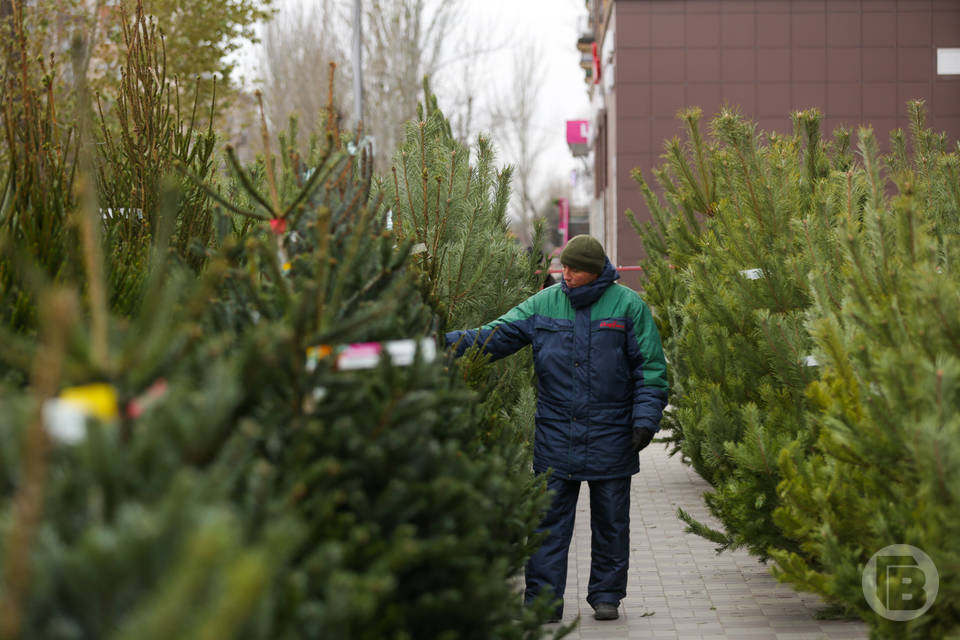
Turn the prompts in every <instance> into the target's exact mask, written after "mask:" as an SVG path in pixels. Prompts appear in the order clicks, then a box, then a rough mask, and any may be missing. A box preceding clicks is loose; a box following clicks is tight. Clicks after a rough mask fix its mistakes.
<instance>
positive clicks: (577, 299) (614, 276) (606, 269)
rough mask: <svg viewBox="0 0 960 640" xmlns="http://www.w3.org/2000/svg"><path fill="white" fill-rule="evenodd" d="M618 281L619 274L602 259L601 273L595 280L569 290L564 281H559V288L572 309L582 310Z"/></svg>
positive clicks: (608, 261)
mask: <svg viewBox="0 0 960 640" xmlns="http://www.w3.org/2000/svg"><path fill="white" fill-rule="evenodd" d="M619 279H620V274H619V273H618V272H617V270H616V269H614V268H613V265H612V264H610V260H609V259H608V258H604V259H603V271H601V272H600V275H599V276H597V279H596V280H594V281H593V282H591V283H590V284H585V285H583V286H582V287H577V288H576V289H571V288H570V287H568V286H567V281H566V280H561V281H560V286H561V287H562V288H563V292H564V293H565V294H567V299H568V300H570V304H571V305H573V308H574V309H583V308H586V307H589V306H590V305H592V304H593V303H594V302H596V301H597V300H599V299H600V296H602V295H603V292H604V291H606V290H607V287H609V286H610V285H612V284H613V283H614V282H615V281H617V280H619Z"/></svg>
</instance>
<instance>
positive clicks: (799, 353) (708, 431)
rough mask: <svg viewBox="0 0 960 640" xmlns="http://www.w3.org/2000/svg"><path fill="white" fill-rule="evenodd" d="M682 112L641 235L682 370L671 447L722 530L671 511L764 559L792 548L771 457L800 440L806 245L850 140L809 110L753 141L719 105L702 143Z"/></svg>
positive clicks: (829, 208) (825, 216) (803, 430)
mask: <svg viewBox="0 0 960 640" xmlns="http://www.w3.org/2000/svg"><path fill="white" fill-rule="evenodd" d="M684 117H685V118H686V119H687V121H688V124H689V127H690V130H691V135H690V141H689V143H688V144H687V145H686V147H685V148H684V147H681V145H680V143H679V142H677V141H674V142H672V143H671V144H670V146H669V147H668V157H669V158H670V160H671V169H670V170H667V171H661V172H660V174H659V175H660V182H661V184H662V186H663V191H664V193H665V194H666V198H667V200H668V202H669V203H670V204H671V205H672V212H671V213H670V214H667V212H666V211H665V210H664V208H663V207H662V206H661V205H660V204H659V202H658V201H657V200H656V199H655V198H654V197H653V196H652V194H651V195H650V196H649V197H648V199H649V200H651V202H652V204H653V205H654V207H655V211H656V217H655V220H656V221H657V226H648V227H647V228H645V229H642V233H643V234H644V238H645V241H648V242H649V243H650V246H651V248H652V251H651V254H652V258H651V260H650V261H649V267H645V272H646V273H647V274H648V277H650V278H651V290H652V291H653V292H654V296H655V297H656V296H659V297H660V298H661V303H662V304H663V305H664V307H665V308H666V309H667V314H665V315H666V316H667V318H669V327H668V331H666V332H665V333H666V334H667V337H666V342H667V353H668V354H670V358H671V365H672V367H673V368H674V369H675V371H674V376H678V377H682V378H683V380H682V383H681V384H680V385H679V390H678V393H677V394H675V395H674V396H673V398H672V400H671V402H672V404H673V405H674V406H675V409H674V411H673V417H672V420H674V421H675V423H676V424H679V425H681V429H680V433H679V436H680V437H676V436H675V441H676V442H677V444H678V445H679V446H680V448H681V450H682V452H683V454H684V457H685V458H687V459H689V460H690V462H691V463H692V465H693V466H694V468H696V469H697V471H698V472H699V473H700V475H701V476H703V477H704V478H705V479H706V480H707V481H709V482H710V483H711V484H712V485H713V487H714V490H713V491H712V492H710V493H708V494H707V495H706V496H705V500H706V503H707V505H708V507H709V508H710V511H711V513H712V514H713V515H715V516H716V517H717V518H718V519H719V520H720V521H721V523H722V524H723V526H724V529H725V531H722V532H721V531H717V530H714V529H711V528H709V527H708V526H706V525H704V524H703V523H700V522H697V521H695V520H693V519H692V518H691V517H690V516H689V515H687V514H686V513H684V512H682V511H680V513H679V515H680V517H681V518H683V519H684V520H685V521H686V522H687V523H688V525H689V528H690V530H691V531H694V532H696V533H698V534H700V535H704V536H706V537H708V538H710V539H711V540H713V541H715V542H717V543H718V544H719V545H720V548H731V547H732V548H735V547H742V546H745V547H747V548H749V549H750V551H751V552H753V553H755V554H756V555H758V556H760V557H763V558H765V557H766V556H767V553H768V549H769V548H771V547H778V548H794V547H795V546H796V545H795V543H794V542H793V541H792V540H791V539H790V537H789V534H786V535H785V533H784V532H783V531H781V530H780V529H779V528H778V527H777V526H776V525H775V524H774V522H773V519H772V514H773V510H774V508H775V507H776V506H777V495H776V487H777V484H778V483H779V482H780V475H779V470H778V468H777V456H778V454H779V452H780V450H781V449H782V448H783V447H785V446H787V445H789V444H790V443H792V442H793V441H794V440H795V439H798V438H799V439H801V440H807V439H809V435H808V432H809V428H808V426H807V424H806V413H805V405H806V403H807V402H808V401H807V399H806V396H805V395H804V390H805V388H806V386H807V384H809V382H810V381H812V380H813V379H814V378H815V376H816V370H815V369H814V368H812V367H810V366H808V365H809V361H808V359H807V356H808V355H809V354H810V349H811V340H810V338H809V336H808V334H807V332H806V330H805V328H804V321H805V314H806V309H807V307H808V306H809V303H810V295H809V292H808V280H809V274H810V272H811V270H812V268H813V263H812V260H811V256H810V254H809V253H808V251H809V247H810V245H819V244H821V243H822V241H821V239H819V238H818V237H817V234H818V233H819V232H818V231H811V230H812V229H815V228H817V229H829V228H830V227H831V226H832V225H833V224H835V223H834V220H835V219H836V218H837V211H838V207H839V206H840V201H839V200H838V198H837V197H836V190H837V188H838V181H837V180H836V179H835V178H831V176H837V175H839V174H840V173H841V172H842V171H843V170H844V169H845V168H846V166H847V163H848V156H847V154H846V153H845V148H846V144H847V138H846V136H845V134H843V133H841V134H840V135H839V137H838V140H837V142H836V144H835V145H827V144H825V143H824V142H823V141H822V140H821V138H820V133H819V120H820V116H819V114H818V113H816V112H813V111H811V112H802V113H798V114H795V116H794V121H795V128H796V132H795V135H793V136H775V135H773V136H763V135H758V134H757V133H756V132H755V130H754V127H753V125H752V124H751V123H749V122H747V121H745V120H743V119H742V118H741V117H739V116H738V115H737V114H736V113H734V112H731V111H728V110H724V111H722V112H721V113H720V114H719V115H718V116H717V117H716V118H714V120H713V122H712V123H711V126H712V133H713V139H712V141H710V142H708V141H706V140H704V139H703V138H702V136H701V134H700V133H699V130H698V120H699V113H698V112H696V111H692V112H687V113H686V114H684ZM685 156H686V157H685ZM694 168H695V169H694ZM647 192H648V194H649V193H650V190H649V189H647ZM667 215H669V216H670V217H669V218H668V217H667ZM654 303H655V302H654Z"/></svg>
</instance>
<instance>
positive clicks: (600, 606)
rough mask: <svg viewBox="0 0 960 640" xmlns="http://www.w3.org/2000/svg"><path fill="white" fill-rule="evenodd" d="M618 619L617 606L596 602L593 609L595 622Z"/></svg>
mask: <svg viewBox="0 0 960 640" xmlns="http://www.w3.org/2000/svg"><path fill="white" fill-rule="evenodd" d="M619 617H620V611H618V610H617V605H615V604H613V603H612V602H598V603H597V606H595V607H594V608H593V618H594V619H595V620H616V619H617V618H619Z"/></svg>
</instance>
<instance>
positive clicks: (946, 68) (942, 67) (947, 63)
mask: <svg viewBox="0 0 960 640" xmlns="http://www.w3.org/2000/svg"><path fill="white" fill-rule="evenodd" d="M937 75H938V76H956V75H960V49H937Z"/></svg>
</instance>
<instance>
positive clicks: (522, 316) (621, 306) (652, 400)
mask: <svg viewBox="0 0 960 640" xmlns="http://www.w3.org/2000/svg"><path fill="white" fill-rule="evenodd" d="M619 277H620V274H619V273H617V270H616V269H614V267H613V265H612V264H610V261H609V260H607V261H606V264H605V265H604V269H603V272H602V273H601V274H600V276H599V277H598V278H597V279H596V280H594V281H593V282H592V283H590V284H587V285H583V286H581V287H577V288H575V289H570V288H568V287H567V284H566V282H561V283H560V284H557V285H554V286H552V287H548V288H546V289H544V290H543V291H541V292H539V293H537V294H536V295H534V296H531V297H530V298H528V299H526V300H525V301H523V302H522V303H520V304H519V305H517V306H516V307H514V308H513V309H511V310H510V311H508V312H507V313H505V314H504V315H502V316H500V317H499V318H497V319H496V320H494V321H493V322H491V323H489V324H487V325H484V326H483V327H480V328H479V329H470V330H467V331H452V332H450V333H448V334H446V341H447V344H448V345H455V346H456V353H457V355H461V354H462V353H463V352H464V351H465V350H466V349H467V348H469V347H470V346H471V345H473V344H478V345H480V346H481V347H482V348H483V350H484V351H485V352H487V353H489V354H490V355H491V356H492V358H493V359H499V358H502V357H504V356H508V355H510V354H511V353H514V352H515V351H517V350H519V349H520V348H522V347H524V346H526V345H528V344H532V345H533V357H534V369H535V371H536V374H537V389H538V394H537V413H536V436H535V438H534V450H533V467H534V470H535V471H537V472H543V471H546V470H547V469H550V468H552V469H554V473H555V474H559V475H560V476H561V477H563V478H568V479H571V480H599V479H606V478H617V477H624V476H629V475H632V474H634V473H636V472H637V471H639V460H638V456H637V454H636V453H635V452H634V450H633V444H632V443H633V438H632V435H633V429H634V428H639V427H645V428H647V429H651V430H653V431H657V430H658V429H659V424H660V418H661V416H662V414H663V408H664V407H665V406H666V404H667V366H666V361H665V359H664V357H663V347H662V346H661V343H660V334H659V333H658V331H657V326H656V324H655V323H654V320H653V317H652V316H651V314H650V309H649V307H647V305H646V303H645V302H644V301H643V300H642V299H641V298H640V296H639V295H638V294H637V293H636V292H634V291H633V290H631V289H629V288H628V287H625V286H623V285H620V284H617V283H616V280H617V279H618V278H619Z"/></svg>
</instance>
